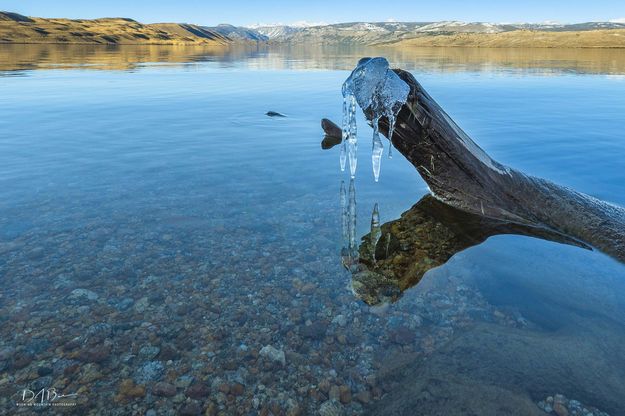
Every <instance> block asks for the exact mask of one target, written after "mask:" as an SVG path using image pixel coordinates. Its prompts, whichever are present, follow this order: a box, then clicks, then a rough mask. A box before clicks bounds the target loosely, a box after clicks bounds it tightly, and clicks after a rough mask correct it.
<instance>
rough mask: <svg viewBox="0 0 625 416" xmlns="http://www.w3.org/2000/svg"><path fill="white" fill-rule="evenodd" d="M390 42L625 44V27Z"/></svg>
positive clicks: (536, 45) (520, 45)
mask: <svg viewBox="0 0 625 416" xmlns="http://www.w3.org/2000/svg"><path fill="white" fill-rule="evenodd" d="M390 45H391V46H398V47H407V46H408V47H409V46H464V47H481V48H625V30H624V29H612V30H587V31H579V32H578V31H574V32H568V31H562V32H547V31H533V30H514V31H510V32H502V33H456V34H453V35H423V36H419V37H415V38H412V39H406V40H402V41H399V42H395V43H392V44H390Z"/></svg>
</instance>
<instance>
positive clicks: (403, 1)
mask: <svg viewBox="0 0 625 416" xmlns="http://www.w3.org/2000/svg"><path fill="white" fill-rule="evenodd" d="M0 10H6V11H13V12H18V13H21V14H25V15H28V16H40V17H70V18H95V17H111V16H122V17H131V18H133V19H136V20H139V21H141V22H145V23H154V22H186V23H198V24H204V25H214V24H218V23H232V24H235V25H248V24H254V23H293V22H298V21H308V22H325V23H337V22H353V21H386V20H397V21H434V20H463V21H488V22H521V21H523V22H544V21H559V22H563V23H573V22H587V21H606V20H615V19H623V21H625V0H593V1H589V0H583V1H582V0H568V1H567V0H518V1H514V2H512V1H505V0H475V1H460V0H428V1H421V0H377V1H374V0H359V1H355V0H308V1H301V2H300V1H296V0H290V1H288V0H256V1H252V0H239V1H237V0H217V1H215V0H203V1H199V0H185V1H180V2H177V1H172V0H168V1H159V0H106V1H97V0H54V1H51V0H0Z"/></svg>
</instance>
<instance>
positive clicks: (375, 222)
mask: <svg viewBox="0 0 625 416" xmlns="http://www.w3.org/2000/svg"><path fill="white" fill-rule="evenodd" d="M370 235H371V258H372V259H373V261H374V262H375V261H376V258H375V248H376V246H377V245H378V241H380V237H381V236H382V228H381V226H380V210H379V209H378V203H377V202H376V203H375V205H374V206H373V212H372V213H371V234H370Z"/></svg>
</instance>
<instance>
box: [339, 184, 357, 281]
mask: <svg viewBox="0 0 625 416" xmlns="http://www.w3.org/2000/svg"><path fill="white" fill-rule="evenodd" d="M340 203H341V228H342V235H343V248H342V249H341V258H342V262H343V265H344V266H345V267H347V268H348V269H349V268H350V267H351V266H352V265H353V264H355V263H356V261H357V259H358V243H357V241H356V188H355V186H354V180H353V179H351V180H350V181H349V199H348V194H347V192H346V191H345V182H342V181H341V189H340Z"/></svg>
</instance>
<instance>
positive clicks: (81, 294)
mask: <svg viewBox="0 0 625 416" xmlns="http://www.w3.org/2000/svg"><path fill="white" fill-rule="evenodd" d="M69 297H70V298H71V299H80V298H84V299H87V300H91V301H95V300H98V298H99V296H98V294H97V293H95V292H94V291H92V290H89V289H82V288H78V289H74V290H72V293H71V294H70V295H69Z"/></svg>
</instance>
